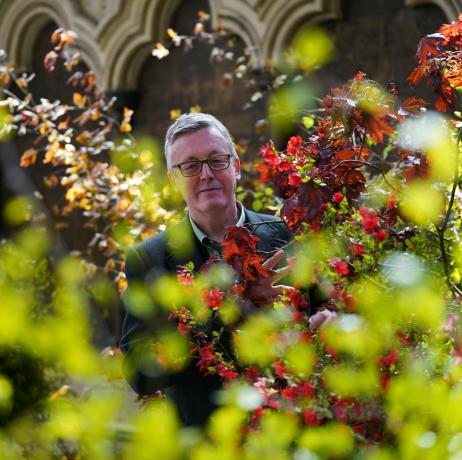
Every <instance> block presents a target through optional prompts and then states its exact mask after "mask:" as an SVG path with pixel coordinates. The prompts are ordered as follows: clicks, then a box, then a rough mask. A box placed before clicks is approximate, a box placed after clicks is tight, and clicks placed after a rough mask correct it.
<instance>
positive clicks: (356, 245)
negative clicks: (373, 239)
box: [351, 243, 364, 256]
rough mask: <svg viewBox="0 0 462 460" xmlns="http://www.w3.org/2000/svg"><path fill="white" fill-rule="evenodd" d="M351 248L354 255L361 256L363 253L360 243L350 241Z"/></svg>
mask: <svg viewBox="0 0 462 460" xmlns="http://www.w3.org/2000/svg"><path fill="white" fill-rule="evenodd" d="M351 249H352V250H353V254H354V255H355V256H362V255H363V254H364V246H363V245H362V244H361V243H352V244H351Z"/></svg>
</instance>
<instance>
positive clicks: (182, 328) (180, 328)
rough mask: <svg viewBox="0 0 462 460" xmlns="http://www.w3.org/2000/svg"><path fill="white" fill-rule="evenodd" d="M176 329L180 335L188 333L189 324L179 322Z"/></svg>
mask: <svg viewBox="0 0 462 460" xmlns="http://www.w3.org/2000/svg"><path fill="white" fill-rule="evenodd" d="M177 330H178V332H179V333H180V334H181V335H188V334H189V331H190V330H191V326H190V325H189V324H184V323H179V324H178V326H177Z"/></svg>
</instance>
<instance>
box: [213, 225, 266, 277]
mask: <svg viewBox="0 0 462 460" xmlns="http://www.w3.org/2000/svg"><path fill="white" fill-rule="evenodd" d="M257 241H258V238H257V237H256V236H255V235H252V234H251V233H250V232H249V230H248V229H247V228H245V227H236V226H233V227H230V228H229V229H228V231H227V234H226V237H225V239H224V241H223V242H222V246H223V259H224V261H225V262H226V263H227V264H229V265H231V266H232V267H233V268H234V270H235V271H236V272H237V273H239V274H241V275H242V277H243V280H244V281H256V280H257V279H259V278H262V277H267V276H269V275H270V274H271V270H268V269H266V268H265V267H263V265H262V262H263V258H262V257H260V256H259V255H258V254H257Z"/></svg>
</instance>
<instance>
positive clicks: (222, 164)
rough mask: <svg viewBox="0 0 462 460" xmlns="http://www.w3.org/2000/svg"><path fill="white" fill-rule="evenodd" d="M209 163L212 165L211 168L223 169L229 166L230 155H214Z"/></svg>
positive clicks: (215, 169)
mask: <svg viewBox="0 0 462 460" xmlns="http://www.w3.org/2000/svg"><path fill="white" fill-rule="evenodd" d="M207 163H208V165H209V166H210V169H213V170H214V171H220V170H221V169H226V168H227V167H228V166H229V156H228V155H223V156H219V157H213V158H210V159H209V160H208V161H207Z"/></svg>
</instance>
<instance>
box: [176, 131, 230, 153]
mask: <svg viewBox="0 0 462 460" xmlns="http://www.w3.org/2000/svg"><path fill="white" fill-rule="evenodd" d="M185 149H187V150H188V151H189V152H191V153H195V152H196V151H197V153H204V152H206V153H209V152H213V151H217V152H221V151H223V150H227V149H228V143H227V142H226V139H224V137H223V135H222V134H221V133H220V131H218V130H217V129H216V128H214V127H206V128H201V129H199V130H197V131H193V132H188V133H182V134H180V135H179V136H178V137H177V138H176V139H175V140H174V141H173V143H172V145H171V151H172V153H173V152H175V151H178V150H182V151H184V150H185Z"/></svg>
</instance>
